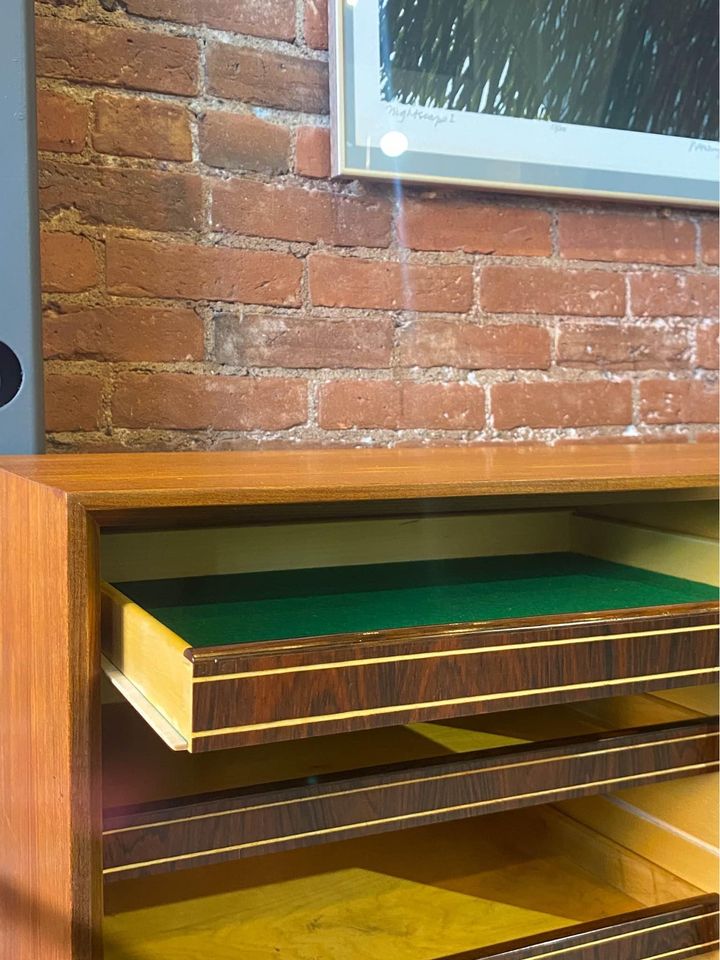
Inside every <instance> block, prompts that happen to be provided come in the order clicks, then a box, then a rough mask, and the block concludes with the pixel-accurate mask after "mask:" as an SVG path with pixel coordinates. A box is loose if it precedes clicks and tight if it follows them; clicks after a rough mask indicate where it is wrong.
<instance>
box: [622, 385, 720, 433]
mask: <svg viewBox="0 0 720 960" xmlns="http://www.w3.org/2000/svg"><path fill="white" fill-rule="evenodd" d="M640 415H641V417H642V419H643V420H644V421H645V423H649V424H655V423H716V422H717V419H718V388H717V384H714V385H713V384H708V383H703V382H702V381H701V380H645V381H644V382H643V383H641V384H640Z"/></svg>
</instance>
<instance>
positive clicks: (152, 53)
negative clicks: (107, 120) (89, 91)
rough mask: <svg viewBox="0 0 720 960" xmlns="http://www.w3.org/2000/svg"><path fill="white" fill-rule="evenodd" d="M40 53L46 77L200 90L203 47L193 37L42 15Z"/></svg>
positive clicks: (157, 89)
mask: <svg viewBox="0 0 720 960" xmlns="http://www.w3.org/2000/svg"><path fill="white" fill-rule="evenodd" d="M35 55H36V61H37V63H36V70H37V74H38V76H40V77H58V78H60V79H63V80H76V81H79V82H80V83H102V84H107V85H108V86H112V87H126V88H127V89H129V90H147V91H154V92H156V93H179V94H187V95H192V94H194V93H197V89H198V64H199V55H198V45H197V43H196V41H195V40H191V39H189V38H187V37H171V36H168V35H167V34H165V33H149V32H148V31H145V30H125V29H120V28H117V27H104V26H97V25H95V24H89V23H85V22H83V21H80V20H63V19H60V18H58V17H38V18H37V21H36V27H35Z"/></svg>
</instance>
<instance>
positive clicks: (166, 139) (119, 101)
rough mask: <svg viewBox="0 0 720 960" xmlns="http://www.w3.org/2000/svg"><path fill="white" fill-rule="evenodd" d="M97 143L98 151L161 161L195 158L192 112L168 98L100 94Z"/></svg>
mask: <svg viewBox="0 0 720 960" xmlns="http://www.w3.org/2000/svg"><path fill="white" fill-rule="evenodd" d="M93 146H94V147H95V149H96V150H97V151H98V153H111V154H115V155H117V156H119V157H148V158H154V159H158V160H192V137H191V135H190V112H189V110H188V109H187V107H184V106H182V105H181V104H177V103H169V102H167V101H166V100H149V99H147V98H145V97H123V96H118V95H114V94H103V93H101V94H99V95H98V96H97V97H96V98H95V127H94V130H93Z"/></svg>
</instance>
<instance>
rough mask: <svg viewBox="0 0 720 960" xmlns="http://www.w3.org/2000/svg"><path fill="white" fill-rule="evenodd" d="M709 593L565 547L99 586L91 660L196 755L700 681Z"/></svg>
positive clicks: (707, 663) (710, 648) (712, 600)
mask: <svg viewBox="0 0 720 960" xmlns="http://www.w3.org/2000/svg"><path fill="white" fill-rule="evenodd" d="M716 597H717V590H716V589H715V588H714V587H712V586H710V585H708V584H706V583H696V582H694V581H690V580H683V579H679V578H677V577H672V576H667V575H663V574H659V573H653V572H651V571H646V570H642V569H638V568H636V567H630V566H624V565H621V564H616V563H609V562H607V561H604V560H598V559H595V558H592V557H587V556H582V555H578V554H571V553H570V554H566V553H560V554H538V555H531V556H520V557H486V558H477V559H474V558H469V559H462V560H445V561H442V562H440V561H434V562H433V561H430V562H424V563H397V564H377V565H371V566H361V567H344V568H331V569H314V570H290V571H276V572H272V571H271V572H268V573H256V574H244V575H239V576H238V575H235V576H232V575H230V576H216V577H204V578H203V577H201V578H186V579H179V580H163V581H148V582H144V583H139V584H136V583H128V584H121V585H120V587H119V588H118V587H115V586H110V585H106V586H105V587H104V588H103V607H104V616H103V620H104V627H103V635H104V650H105V657H106V669H107V671H108V673H109V674H110V676H111V679H113V680H114V682H115V683H116V685H117V686H118V687H119V688H120V689H121V690H122V692H123V693H124V694H125V695H126V696H127V698H128V699H129V700H130V701H131V702H133V703H134V704H135V705H136V706H137V708H138V709H139V710H140V711H141V712H143V713H144V715H145V716H146V718H148V719H149V720H150V722H151V723H152V724H153V725H154V726H155V728H156V730H157V731H158V733H160V735H161V736H163V737H164V738H165V740H166V742H168V743H170V744H171V745H172V746H174V747H175V748H176V749H188V750H190V751H192V752H201V751H207V750H214V749H224V748H227V747H232V746H240V745H247V744H254V743H262V742H269V741H274V740H290V739H298V738H304V737H308V736H317V735H322V734H332V733H338V732H344V731H348V730H358V729H367V728H370V727H377V726H386V725H395V724H402V723H412V722H417V721H427V720H434V719H440V718H446V717H453V716H462V715H468V714H479V713H489V712H494V711H499V710H508V709H512V708H517V707H531V706H537V705H540V704H544V703H559V702H566V701H573V700H581V699H588V698H592V697H597V696H609V695H612V694H625V693H634V692H640V691H646V690H653V689H660V688H668V687H672V686H683V685H684V686H686V685H688V684H690V683H708V682H711V681H712V680H713V679H714V676H715V674H716V672H717V667H718V647H717V630H716V628H717V623H718V603H717V599H716ZM613 605H616V606H617V607H618V608H615V609H613V608H612V607H613ZM576 611H581V612H576ZM508 614H513V616H512V617H511V618H509V617H508ZM528 614H530V615H528ZM470 617H474V621H473V620H470V619H469V618H470ZM463 621H464V622H463ZM318 630H322V631H325V632H324V635H318V633H317V631H318Z"/></svg>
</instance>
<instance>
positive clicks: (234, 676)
mask: <svg viewBox="0 0 720 960" xmlns="http://www.w3.org/2000/svg"><path fill="white" fill-rule="evenodd" d="M717 627H718V625H717V624H715V623H708V624H700V625H696V626H693V627H668V628H667V629H663V630H640V631H637V632H635V633H604V634H598V635H597V636H590V637H569V638H566V639H561V640H533V641H530V642H528V643H507V644H497V645H494V646H491V647H472V648H470V649H463V650H429V651H426V652H425V653H403V654H400V655H399V656H396V657H366V658H363V659H357V660H337V661H335V662H324V663H309V664H303V665H301V666H298V667H277V668H274V669H272V670H249V671H246V672H243V673H225V674H219V675H217V676H213V677H193V681H192V682H193V683H217V682H219V681H223V680H245V679H248V678H250V677H274V676H277V675H279V674H282V673H306V672H308V671H311V670H337V669H341V668H345V667H364V666H367V665H368V664H375V663H400V662H402V661H405V660H431V659H434V658H437V657H467V656H470V655H472V654H480V653H505V652H509V651H512V650H533V649H535V648H536V647H562V646H568V645H572V644H576V643H601V642H604V641H606V640H628V639H632V638H634V637H661V636H667V635H669V634H676V633H695V632H699V631H701V630H715V629H717ZM466 632H467V631H466V630H462V631H457V633H466ZM238 655H239V656H242V654H238Z"/></svg>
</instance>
